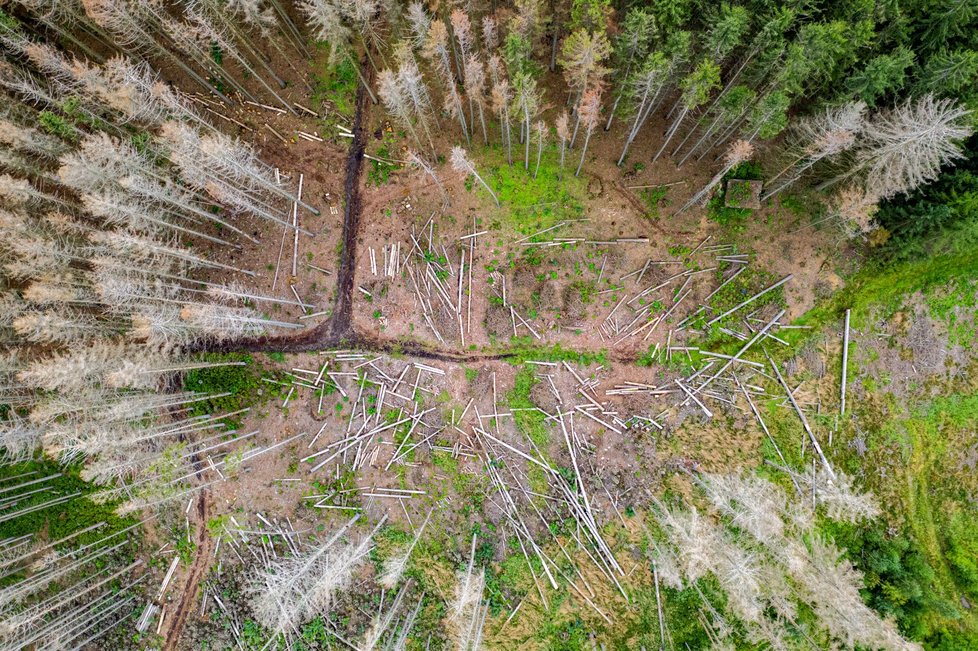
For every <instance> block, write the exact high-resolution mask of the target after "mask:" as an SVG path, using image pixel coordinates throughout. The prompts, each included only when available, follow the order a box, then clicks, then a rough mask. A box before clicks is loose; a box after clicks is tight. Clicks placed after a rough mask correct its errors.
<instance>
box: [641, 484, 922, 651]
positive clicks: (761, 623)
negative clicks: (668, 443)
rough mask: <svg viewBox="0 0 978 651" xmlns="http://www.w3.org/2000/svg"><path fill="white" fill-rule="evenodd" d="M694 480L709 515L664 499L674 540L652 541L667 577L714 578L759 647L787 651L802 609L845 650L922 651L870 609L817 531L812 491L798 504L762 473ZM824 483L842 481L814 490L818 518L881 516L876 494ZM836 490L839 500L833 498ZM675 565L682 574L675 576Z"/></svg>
mask: <svg viewBox="0 0 978 651" xmlns="http://www.w3.org/2000/svg"><path fill="white" fill-rule="evenodd" d="M786 470H787V469H786ZM787 471H788V472H791V473H793V474H794V475H795V476H799V475H801V474H803V473H794V471H792V470H787ZM694 481H695V483H696V484H697V485H698V486H699V487H700V489H701V490H702V493H703V495H704V496H705V497H706V500H707V502H708V503H709V505H710V507H711V508H710V509H708V510H707V511H705V512H701V511H700V510H698V509H696V508H694V507H685V508H684V507H680V506H678V505H666V504H663V503H661V502H659V501H658V500H656V502H655V509H654V512H655V518H656V520H657V521H658V523H659V525H660V526H661V527H662V530H663V532H664V538H665V540H664V541H655V540H653V544H654V546H655V547H656V550H657V554H656V557H657V561H658V562H659V563H661V564H662V568H663V570H665V571H664V572H663V576H664V578H666V577H672V578H669V579H668V582H669V583H670V584H673V585H674V584H675V582H676V581H681V580H682V579H685V581H686V582H687V583H688V584H690V585H692V586H694V587H695V586H696V584H695V582H696V581H697V580H698V579H700V578H702V577H704V576H706V575H712V576H713V577H715V578H716V579H717V581H718V582H719V584H720V586H721V588H722V589H723V591H724V593H725V594H726V597H727V605H726V607H725V611H729V613H730V614H733V615H735V616H736V617H737V619H739V620H740V622H741V624H742V625H743V627H744V630H745V632H746V635H747V637H748V639H749V640H750V641H752V642H753V643H755V644H761V643H765V644H768V645H771V646H772V647H773V648H784V645H785V644H786V641H788V640H790V639H792V638H793V637H796V636H797V635H798V628H799V625H798V624H797V621H798V609H799V605H800V604H802V603H803V604H805V605H806V606H807V607H808V608H810V609H811V610H812V611H813V612H814V613H815V614H816V617H817V625H818V626H819V627H820V628H821V629H822V630H823V631H824V632H825V633H826V634H827V635H828V636H829V638H830V639H831V642H832V643H835V644H839V645H842V646H844V647H845V648H856V647H859V648H878V649H891V650H894V651H910V650H915V649H919V646H918V645H916V644H914V643H911V642H908V641H907V640H905V639H903V638H902V637H901V636H900V634H899V632H898V630H897V628H896V625H895V624H894V623H893V621H891V620H888V619H884V618H882V617H880V615H878V614H877V613H876V612H875V611H873V610H872V609H871V608H870V607H869V606H867V605H866V604H865V603H864V602H863V600H862V597H861V596H860V592H859V591H860V589H861V588H862V587H863V578H862V576H861V575H860V574H859V573H858V572H857V571H856V570H854V569H853V567H852V565H851V564H850V563H849V561H847V560H845V559H844V558H842V553H841V551H840V550H839V549H837V548H836V547H835V546H834V545H832V544H830V543H828V542H826V541H825V540H823V539H822V538H821V537H820V536H819V535H818V533H817V531H816V529H815V521H816V514H815V513H813V512H812V501H811V497H810V495H811V492H810V491H809V492H808V493H807V494H805V495H803V497H802V498H801V499H800V500H795V499H789V497H788V496H787V495H786V494H785V492H784V491H783V489H781V488H780V487H779V486H777V485H776V484H774V483H772V482H770V481H768V480H766V479H763V478H761V477H759V476H757V475H755V474H741V475H710V474H706V475H697V476H694ZM817 481H823V482H826V484H827V483H834V482H836V481H842V483H840V485H839V488H838V489H827V492H826V493H824V495H823V493H821V491H820V490H819V488H818V485H816V487H815V490H814V495H815V502H816V504H822V506H823V507H824V508H819V511H820V512H822V513H824V514H825V515H826V516H828V517H842V518H843V519H847V520H850V521H859V520H862V519H864V518H866V517H873V516H874V515H876V514H878V512H879V511H878V509H877V508H876V507H875V506H874V505H873V500H872V497H871V496H857V495H855V494H853V493H852V491H851V486H850V484H848V482H847V480H843V478H842V477H841V475H837V476H836V477H835V478H832V479H830V478H825V477H822V478H821V479H820V480H817ZM826 484H823V486H825V485H826ZM833 492H836V493H838V494H839V496H838V497H833V496H832V493H833ZM842 495H844V497H842ZM823 496H824V497H825V498H826V502H824V503H822V502H820V500H821V499H822V497H823ZM841 504H844V505H845V506H841V507H840V506H839V505H841ZM671 565H675V566H677V568H676V569H677V570H678V572H674V571H673V570H672V569H669V567H670V566H671ZM674 575H675V576H674ZM700 595H701V598H702V599H703V601H704V604H706V606H707V609H708V610H710V611H711V612H712V613H713V615H714V626H713V627H712V634H713V635H714V636H715V637H716V638H719V639H717V640H716V641H717V642H723V641H724V639H725V638H727V637H728V636H729V634H730V633H731V632H732V627H731V625H730V624H729V623H728V622H725V621H722V619H723V614H722V613H721V612H719V611H717V610H716V608H715V607H714V606H713V605H711V604H709V602H708V600H707V599H706V596H705V595H703V593H702V592H700Z"/></svg>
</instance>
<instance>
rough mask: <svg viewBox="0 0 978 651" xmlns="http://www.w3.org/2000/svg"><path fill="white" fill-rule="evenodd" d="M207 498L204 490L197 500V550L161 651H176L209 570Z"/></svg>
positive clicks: (210, 541)
mask: <svg viewBox="0 0 978 651" xmlns="http://www.w3.org/2000/svg"><path fill="white" fill-rule="evenodd" d="M208 497H209V493H208V491H207V489H206V488H205V489H203V490H202V491H201V492H200V495H199V496H198V499H197V516H198V520H199V521H198V522H197V534H196V538H197V540H196V541H195V542H196V544H197V550H196V553H195V555H194V562H193V564H192V565H191V566H190V572H189V573H188V574H187V580H186V582H185V583H184V586H183V594H182V595H180V604H179V605H178V606H177V610H176V612H175V613H174V614H173V617H172V618H171V619H170V623H169V626H168V627H167V630H166V633H165V639H166V642H165V643H164V644H163V651H176V649H177V648H178V645H179V643H180V639H181V638H182V636H183V629H184V626H186V624H187V618H188V617H189V616H190V613H191V611H192V610H193V609H194V607H195V606H196V604H197V588H198V587H199V586H200V582H201V581H202V580H203V579H204V577H206V576H207V572H208V570H209V569H210V558H211V553H212V552H211V546H212V545H213V540H212V539H211V537H210V536H209V535H208V534H207V514H208V512H209V510H210V509H209V506H210V505H209V503H208V499H207V498H208Z"/></svg>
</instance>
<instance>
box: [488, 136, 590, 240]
mask: <svg viewBox="0 0 978 651" xmlns="http://www.w3.org/2000/svg"><path fill="white" fill-rule="evenodd" d="M514 144H515V143H514ZM513 155H514V156H516V155H517V151H516V149H515V148H514V150H513ZM558 157H559V154H558V153H557V152H556V151H555V150H553V149H552V148H544V153H543V160H542V162H541V163H540V171H539V173H538V174H537V177H536V178H533V170H534V167H535V163H536V158H535V157H534V159H533V160H532V161H531V164H530V170H529V171H527V170H525V169H523V164H522V160H516V159H515V158H514V160H513V165H509V164H508V163H507V162H506V152H505V150H504V149H502V148H501V147H498V146H496V147H488V148H484V149H483V150H482V151H480V152H479V153H478V154H477V156H476V169H477V170H478V172H479V174H481V175H482V178H483V179H485V181H486V183H488V184H489V187H491V188H492V190H493V192H495V193H496V195H497V196H498V197H499V201H500V202H501V203H502V208H501V209H496V208H495V204H494V203H493V201H492V198H491V197H490V196H489V194H488V193H487V192H486V191H485V189H483V188H482V187H481V186H480V185H479V184H478V183H476V184H475V185H474V186H473V190H474V191H475V192H478V193H480V194H481V195H483V196H484V198H485V201H486V204H487V205H492V207H493V208H492V212H491V213H490V215H491V220H492V221H493V222H497V223H498V224H499V225H500V226H501V227H502V228H504V229H507V230H510V229H511V230H514V231H516V232H517V233H519V234H520V235H524V236H525V235H532V234H533V233H536V232H538V231H541V230H543V229H545V228H550V227H551V226H553V225H554V224H556V223H557V222H559V221H561V220H564V219H579V218H581V217H582V216H583V214H584V203H583V202H584V199H585V197H586V194H587V185H586V183H585V181H584V179H583V178H581V177H575V176H574V170H573V169H571V170H570V171H568V169H567V168H564V174H563V178H562V179H558V178H557V177H558V173H559V171H560V169H559V158H558ZM553 236H554V232H550V233H545V234H544V235H542V236H540V237H539V239H541V240H542V239H546V240H549V239H552V237H553Z"/></svg>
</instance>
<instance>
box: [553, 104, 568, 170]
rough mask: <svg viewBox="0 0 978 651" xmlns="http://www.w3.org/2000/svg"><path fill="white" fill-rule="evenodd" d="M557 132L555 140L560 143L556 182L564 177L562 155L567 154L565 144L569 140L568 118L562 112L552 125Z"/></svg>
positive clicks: (565, 113) (565, 112)
mask: <svg viewBox="0 0 978 651" xmlns="http://www.w3.org/2000/svg"><path fill="white" fill-rule="evenodd" d="M554 126H555V128H556V131H557V140H559V141H560V166H559V167H558V168H557V180H558V181H559V180H560V179H561V178H563V176H564V154H565V153H566V152H567V142H568V141H569V140H570V116H569V115H567V111H564V112H562V113H561V114H560V116H559V117H558V118H557V122H556V124H555V125H554Z"/></svg>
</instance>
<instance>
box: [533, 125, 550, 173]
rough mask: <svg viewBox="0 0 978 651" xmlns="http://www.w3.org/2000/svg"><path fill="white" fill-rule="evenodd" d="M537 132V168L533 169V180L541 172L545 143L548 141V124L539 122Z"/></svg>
mask: <svg viewBox="0 0 978 651" xmlns="http://www.w3.org/2000/svg"><path fill="white" fill-rule="evenodd" d="M536 132H537V166H536V167H535V168H533V178H536V177H537V173H538V172H539V171H540V159H541V158H542V157H543V143H544V141H545V140H546V139H547V123H546V122H544V121H543V120H537V124H536Z"/></svg>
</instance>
